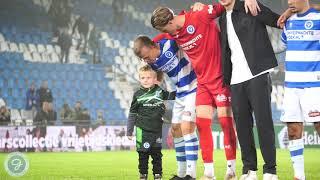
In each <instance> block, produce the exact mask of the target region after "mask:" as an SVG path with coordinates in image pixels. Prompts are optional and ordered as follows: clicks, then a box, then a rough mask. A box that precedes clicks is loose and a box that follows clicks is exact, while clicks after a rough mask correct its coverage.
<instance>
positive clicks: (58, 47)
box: [54, 45, 61, 54]
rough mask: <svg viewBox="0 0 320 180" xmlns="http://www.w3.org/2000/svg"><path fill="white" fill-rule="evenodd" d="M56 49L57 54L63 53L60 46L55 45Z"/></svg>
mask: <svg viewBox="0 0 320 180" xmlns="http://www.w3.org/2000/svg"><path fill="white" fill-rule="evenodd" d="M54 49H55V52H56V53H57V54H61V48H60V46H58V45H55V46H54Z"/></svg>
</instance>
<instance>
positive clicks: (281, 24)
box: [277, 9, 293, 28]
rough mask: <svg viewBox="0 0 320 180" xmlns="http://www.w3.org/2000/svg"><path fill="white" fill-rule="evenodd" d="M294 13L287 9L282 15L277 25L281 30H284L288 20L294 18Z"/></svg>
mask: <svg viewBox="0 0 320 180" xmlns="http://www.w3.org/2000/svg"><path fill="white" fill-rule="evenodd" d="M292 14H293V13H292V11H291V10H290V9H287V10H286V11H285V12H284V13H283V14H281V16H280V17H279V19H278V21H277V25H278V26H279V27H280V28H283V27H284V25H285V23H286V21H287V19H288V18H289V17H291V16H292Z"/></svg>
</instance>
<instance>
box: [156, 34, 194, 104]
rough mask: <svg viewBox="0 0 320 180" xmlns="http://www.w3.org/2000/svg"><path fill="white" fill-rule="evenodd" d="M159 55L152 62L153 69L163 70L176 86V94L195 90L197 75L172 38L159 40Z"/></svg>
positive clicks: (181, 95) (184, 93) (178, 95)
mask: <svg viewBox="0 0 320 180" xmlns="http://www.w3.org/2000/svg"><path fill="white" fill-rule="evenodd" d="M158 43H159V46H160V51H161V53H160V56H159V57H158V58H157V59H156V61H155V62H154V63H153V64H150V65H151V67H152V68H153V69H154V70H157V71H162V72H165V73H166V74H167V75H168V76H169V78H170V79H171V80H172V81H173V83H174V84H175V86H176V96H177V97H178V98H179V97H184V96H186V95H188V94H191V93H194V92H196V90H197V77H196V74H195V72H194V71H193V69H192V67H191V63H190V61H189V60H188V57H187V55H186V54H185V53H183V52H182V51H181V50H179V47H178V45H177V44H176V42H175V41H174V40H167V39H163V40H160V41H159V42H158Z"/></svg>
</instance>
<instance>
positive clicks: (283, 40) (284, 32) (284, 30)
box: [281, 27, 287, 44]
mask: <svg viewBox="0 0 320 180" xmlns="http://www.w3.org/2000/svg"><path fill="white" fill-rule="evenodd" d="M281 41H282V42H283V43H284V44H287V35H286V27H284V28H283V31H282V33H281Z"/></svg>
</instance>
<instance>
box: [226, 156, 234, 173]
mask: <svg viewBox="0 0 320 180" xmlns="http://www.w3.org/2000/svg"><path fill="white" fill-rule="evenodd" d="M235 173H236V160H235V159H233V160H228V161H227V174H235Z"/></svg>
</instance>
